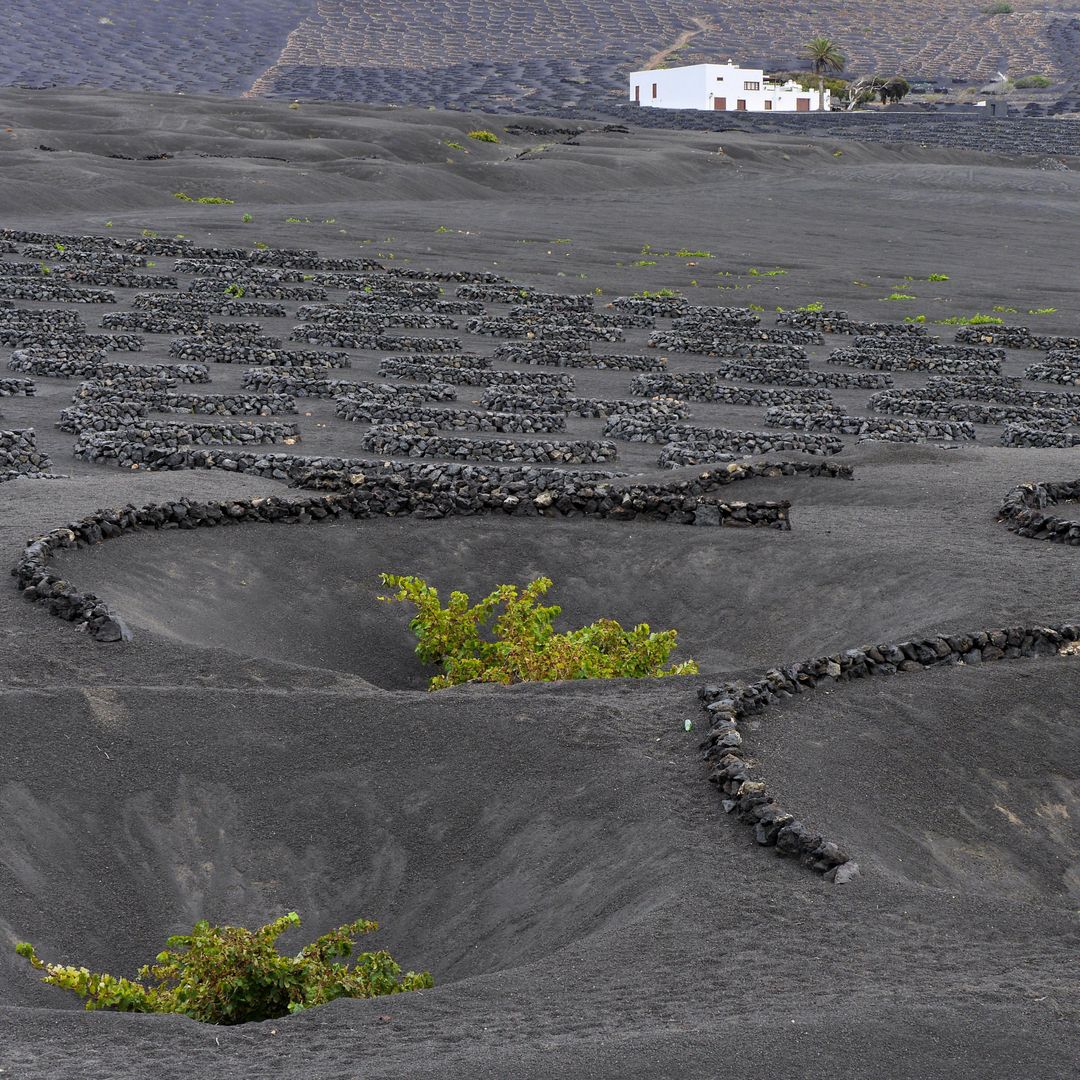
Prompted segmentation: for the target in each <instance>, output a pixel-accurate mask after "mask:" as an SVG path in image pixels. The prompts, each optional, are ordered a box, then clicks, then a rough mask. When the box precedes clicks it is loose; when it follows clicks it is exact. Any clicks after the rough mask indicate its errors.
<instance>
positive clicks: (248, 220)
mask: <svg viewBox="0 0 1080 1080" xmlns="http://www.w3.org/2000/svg"><path fill="white" fill-rule="evenodd" d="M240 220H241V221H242V222H243V223H244V224H245V225H250V224H251V223H252V222H253V221H254V220H255V218H254V216H253V215H252V214H241V215H240Z"/></svg>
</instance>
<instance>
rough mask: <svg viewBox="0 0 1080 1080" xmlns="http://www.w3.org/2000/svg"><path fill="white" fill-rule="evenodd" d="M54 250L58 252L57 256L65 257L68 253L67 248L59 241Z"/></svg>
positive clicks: (54, 245)
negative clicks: (65, 253)
mask: <svg viewBox="0 0 1080 1080" xmlns="http://www.w3.org/2000/svg"><path fill="white" fill-rule="evenodd" d="M53 250H54V251H55V252H56V254H57V255H63V254H64V252H66V251H67V248H66V247H64V245H63V244H61V243H59V241H58V242H57V243H55V244H53Z"/></svg>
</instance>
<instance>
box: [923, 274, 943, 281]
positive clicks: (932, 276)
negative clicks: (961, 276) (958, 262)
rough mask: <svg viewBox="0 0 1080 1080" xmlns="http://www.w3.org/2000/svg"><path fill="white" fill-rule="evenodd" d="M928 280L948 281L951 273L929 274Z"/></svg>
mask: <svg viewBox="0 0 1080 1080" xmlns="http://www.w3.org/2000/svg"><path fill="white" fill-rule="evenodd" d="M926 280H927V281H948V280H949V275H948V274H928V275H927V278H926Z"/></svg>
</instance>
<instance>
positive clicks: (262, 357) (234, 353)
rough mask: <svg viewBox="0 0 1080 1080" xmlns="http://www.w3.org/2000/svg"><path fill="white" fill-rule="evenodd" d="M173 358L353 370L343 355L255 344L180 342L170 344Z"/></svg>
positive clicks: (182, 340)
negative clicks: (349, 368)
mask: <svg viewBox="0 0 1080 1080" xmlns="http://www.w3.org/2000/svg"><path fill="white" fill-rule="evenodd" d="M169 355H170V356H175V357H177V358H178V359H180V360H184V361H187V362H188V363H198V364H250V365H253V366H254V365H256V364H265V365H268V366H270V367H331V368H347V367H352V361H351V360H350V359H349V357H348V356H347V355H346V354H345V353H342V352H309V351H306V350H305V351H301V350H294V349H276V348H264V347H263V346H261V345H258V344H256V343H254V342H240V341H237V342H233V341H191V340H185V339H179V340H176V341H173V342H172V343H171V344H170V345H169Z"/></svg>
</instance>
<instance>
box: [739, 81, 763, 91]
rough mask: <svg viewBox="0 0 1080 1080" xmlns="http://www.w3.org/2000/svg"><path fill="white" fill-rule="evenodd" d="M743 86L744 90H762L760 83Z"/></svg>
mask: <svg viewBox="0 0 1080 1080" xmlns="http://www.w3.org/2000/svg"><path fill="white" fill-rule="evenodd" d="M742 85H743V89H744V90H760V89H761V83H759V82H744V83H743V84H742Z"/></svg>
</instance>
